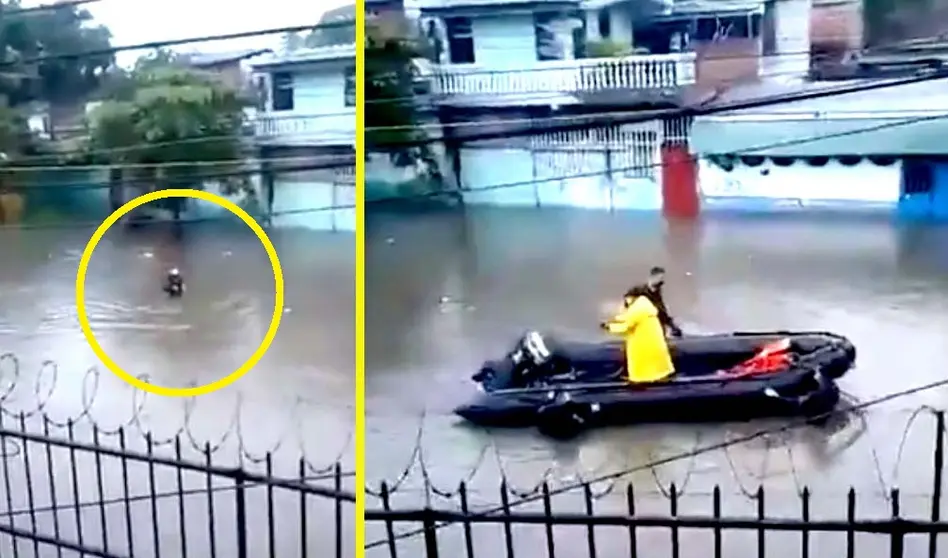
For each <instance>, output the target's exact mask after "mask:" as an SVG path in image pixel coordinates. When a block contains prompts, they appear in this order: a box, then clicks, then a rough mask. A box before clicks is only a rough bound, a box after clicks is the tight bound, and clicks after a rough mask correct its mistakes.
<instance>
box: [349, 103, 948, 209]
mask: <svg viewBox="0 0 948 558" xmlns="http://www.w3.org/2000/svg"><path fill="white" fill-rule="evenodd" d="M942 119H948V112H942V113H939V114H935V115H929V116H920V117H916V118H907V119H903V120H899V121H897V122H886V123H884V124H877V125H874V126H868V127H865V128H859V129H856V130H847V131H843V132H836V133H832V134H820V135H817V136H808V137H804V138H795V139H791V140H786V141H782V142H777V143H770V144H764V145H756V146H751V147H747V148H744V149H740V150H737V151H735V152H734V153H733V154H734V155H739V154H741V153H755V152H760V151H765V150H768V149H778V148H781V147H791V146H794V145H803V144H807V143H813V142H817V141H821V140H824V139H831V138H840V137H848V136H855V135H859V134H865V133H869V132H875V131H878V130H884V129H888V128H897V127H900V126H908V125H911V124H915V123H918V122H926V121H934V120H942ZM664 166H665V163H664V162H660V163H654V164H650V165H633V166H627V167H618V168H614V169H608V170H601V171H591V172H585V173H577V174H572V175H560V176H554V177H550V178H545V179H532V180H523V181H518V182H508V183H504V184H494V185H491V186H485V187H483V188H461V189H459V190H455V191H448V192H431V193H424V194H416V195H413V196H389V197H385V198H377V199H372V200H366V204H369V203H390V202H397V201H403V200H410V199H425V198H431V197H436V196H441V195H444V194H451V193H454V192H457V193H461V194H464V193H477V192H486V191H495V190H504V189H507V188H517V187H521V186H531V185H534V184H542V183H546V182H557V181H560V180H569V179H572V178H593V177H597V176H605V175H609V174H612V173H621V172H628V171H634V170H649V169H654V168H662V167H664Z"/></svg>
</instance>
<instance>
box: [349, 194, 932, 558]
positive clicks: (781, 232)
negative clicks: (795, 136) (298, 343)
mask: <svg viewBox="0 0 948 558" xmlns="http://www.w3.org/2000/svg"><path fill="white" fill-rule="evenodd" d="M366 243H367V264H366V266H367V271H366V273H367V275H366V297H367V300H368V306H367V314H366V322H367V328H368V329H367V354H366V359H367V371H366V374H367V377H366V392H367V394H366V397H367V400H366V409H367V428H368V432H367V442H366V444H367V464H366V467H367V474H366V475H367V478H368V479H369V481H370V483H371V484H372V486H374V487H376V489H377V487H378V483H379V482H380V481H383V480H384V481H386V482H388V483H389V484H393V485H394V486H395V487H396V490H395V491H394V496H393V501H394V502H395V505H398V504H402V505H410V504H415V505H417V504H419V503H423V502H424V501H425V500H426V497H430V499H431V502H432V503H433V504H436V505H441V506H448V505H451V504H449V503H447V502H448V500H447V499H445V498H442V497H441V496H439V495H438V494H437V493H444V494H445V495H447V493H450V492H452V491H455V490H456V488H457V485H458V483H459V482H460V481H469V482H470V500H471V503H472V506H474V507H479V508H485V507H490V506H491V505H496V504H497V503H498V502H499V501H500V496H499V494H498V484H499V480H500V478H501V477H504V478H506V479H507V481H508V483H509V484H510V485H511V487H513V488H514V489H515V492H517V493H519V494H520V496H523V495H525V494H531V493H533V491H534V489H535V488H536V487H537V485H538V483H540V482H542V481H543V480H544V478H545V479H547V480H548V481H549V482H550V483H551V485H552V486H554V487H558V486H565V485H569V484H571V483H575V482H577V481H579V480H582V479H594V478H597V477H599V476H605V475H609V474H614V473H617V472H619V471H622V470H626V469H638V470H637V471H636V472H635V473H632V474H629V475H626V476H622V477H621V478H620V480H619V481H618V482H601V483H596V484H595V485H594V486H593V492H594V495H596V496H599V498H598V501H597V503H596V509H597V510H599V511H602V512H606V513H608V512H610V511H612V512H622V511H623V510H625V509H626V506H627V504H626V490H625V485H626V484H627V483H628V482H632V483H633V485H634V487H635V493H636V497H637V511H638V512H639V513H646V514H647V513H654V514H667V513H669V505H670V503H669V498H668V496H669V490H670V487H671V484H672V483H675V484H676V489H677V490H678V491H679V492H681V493H682V496H681V498H680V500H679V502H678V512H679V513H681V514H699V513H700V514H705V515H706V514H709V513H710V512H711V498H710V494H711V491H712V489H713V487H714V486H715V485H720V487H721V490H722V491H723V500H724V504H723V508H724V513H725V514H730V515H741V516H751V515H754V514H756V513H757V506H758V502H757V501H755V499H754V491H756V490H757V487H758V486H759V485H763V486H764V487H765V488H766V490H767V493H766V503H765V504H766V511H767V514H768V515H770V516H774V517H797V518H799V516H800V498H799V495H798V494H799V491H800V490H801V489H802V487H803V486H804V485H809V486H810V487H811V489H812V491H813V500H812V503H811V509H812V510H813V512H812V513H813V517H814V518H845V513H846V491H847V490H848V489H849V487H850V486H853V487H855V488H856V490H857V491H858V503H857V510H858V511H857V516H860V517H864V518H871V517H881V516H884V515H886V514H888V513H889V506H890V504H891V502H890V501H889V499H888V494H889V491H890V490H891V489H893V488H899V489H901V510H902V514H903V515H904V516H906V517H913V516H927V515H928V514H930V510H929V507H930V499H929V497H928V495H929V494H930V493H931V491H932V482H933V481H932V476H933V470H932V452H933V447H934V439H935V430H936V429H935V426H934V424H935V423H934V418H933V416H932V415H931V413H929V412H926V411H917V410H918V409H919V408H921V407H922V406H926V405H927V406H931V407H937V408H944V407H945V405H946V399H948V390H945V389H936V390H929V391H925V392H921V393H916V394H913V395H911V396H906V397H902V398H896V399H893V400H890V401H887V402H885V403H883V404H879V405H872V406H870V407H869V408H868V409H866V411H865V413H864V414H863V415H862V416H861V417H850V418H849V419H848V420H841V421H838V422H839V424H834V425H833V428H832V429H817V428H812V427H808V428H798V429H794V430H793V431H791V432H788V433H784V434H780V435H770V436H766V437H763V438H760V439H757V440H755V441H753V442H750V443H745V444H738V445H734V446H732V447H730V448H729V449H728V450H726V451H723V450H716V451H710V452H704V453H701V454H700V455H698V456H697V457H693V458H689V459H681V460H677V461H675V462H674V463H671V464H668V465H663V466H659V467H655V468H648V467H645V468H643V467H642V466H643V465H644V464H646V463H648V462H650V461H654V460H657V459H661V458H664V457H669V456H674V455H677V454H681V453H684V452H688V451H691V450H694V449H695V448H701V447H704V446H709V445H713V444H716V443H720V442H723V441H727V440H730V439H736V438H739V437H740V436H742V435H747V434H750V433H753V432H756V431H758V430H760V429H763V428H767V427H770V426H773V427H777V426H780V425H781V423H773V422H765V421H762V422H755V423H752V424H738V425H707V426H700V427H695V426H687V427H685V426H677V427H675V426H649V427H640V428H621V429H610V430H603V431H598V432H594V433H592V434H591V435H589V436H586V437H584V438H583V439H581V440H579V441H576V442H570V443H555V442H552V441H549V440H546V439H543V438H541V437H540V436H539V435H538V434H537V433H536V432H533V431H520V432H518V431H506V432H503V431H494V432H486V431H483V430H478V429H473V428H469V427H464V426H462V425H460V424H459V423H458V421H457V420H456V419H455V418H454V417H453V416H452V415H451V409H452V408H453V407H454V406H455V405H457V404H458V403H460V402H462V401H464V400H466V399H467V398H468V397H469V396H470V395H471V393H472V389H473V388H472V386H471V384H470V381H469V378H470V375H471V374H472V373H473V372H474V371H476V368H477V366H478V365H479V364H480V363H481V362H482V361H483V360H484V359H485V358H488V357H492V356H500V355H501V354H502V353H503V352H505V351H507V350H508V349H509V348H510V347H511V346H512V344H513V342H514V341H515V339H516V338H517V337H518V335H520V334H522V332H523V331H524V330H525V329H530V328H535V329H541V330H545V331H552V332H555V333H557V334H560V335H563V336H569V337H574V338H582V339H598V338H601V335H602V334H601V333H599V332H598V331H597V327H596V324H598V323H599V322H600V321H601V320H602V319H603V318H604V317H605V315H606V314H607V313H608V312H609V310H611V309H613V308H614V307H615V304H617V303H618V299H619V296H620V295H621V293H622V292H624V290H625V289H627V288H628V287H629V286H630V285H631V284H632V283H635V282H639V281H642V280H644V279H645V275H646V273H647V271H648V269H649V268H650V267H651V266H653V265H663V266H665V267H666V268H667V269H668V280H667V282H668V284H667V287H666V301H667V303H668V305H669V309H670V311H671V312H672V314H673V315H674V316H675V317H676V318H677V319H678V321H679V323H681V324H682V326H683V328H684V329H685V330H686V331H692V332H719V331H734V330H775V329H789V330H807V329H810V330H829V331H833V332H837V333H840V334H843V335H846V336H848V337H850V338H851V339H852V340H853V342H854V343H855V344H856V346H857V348H858V351H859V357H858V365H857V368H856V369H855V370H853V371H852V372H850V374H849V375H847V376H846V377H844V378H843V379H842V380H841V382H840V385H841V387H842V388H843V389H844V390H845V391H846V392H847V393H848V394H850V395H851V396H852V397H853V398H855V399H857V400H859V401H863V402H867V401H871V400H872V399H874V398H878V397H880V396H883V395H885V394H888V393H892V392H896V391H900V390H905V389H908V388H911V387H914V386H918V385H923V384H926V383H929V382H933V381H938V380H941V379H944V378H945V356H944V354H945V352H944V349H943V346H944V345H943V340H944V338H945V336H946V334H948V229H938V228H928V229H923V228H911V227H902V226H896V225H894V224H893V223H891V222H889V221H888V220H886V219H883V218H875V217H844V216H838V215H837V216H832V215H830V216H783V217H770V218H762V217H737V216H729V217H725V216H720V217H705V218H704V219H703V220H702V221H701V222H700V223H674V224H668V223H666V222H664V221H663V220H661V219H660V218H658V217H656V216H651V215H645V214H636V213H621V214H614V215H610V214H606V213H600V212H593V211H589V212H583V211H568V210H563V211H556V210H544V211H538V210H532V209H524V210H512V209H479V208H478V209H468V210H467V211H466V213H463V214H462V213H453V214H452V213H447V212H444V213H427V214H413V215H391V214H385V215H373V216H372V217H371V218H370V220H369V226H368V230H367V239H366ZM426 485H427V486H428V487H429V489H428V490H426V489H425V487H426ZM431 487H433V488H431ZM518 499H519V497H518V496H517V495H512V496H511V501H517V500H518ZM454 501H455V502H456V500H454ZM369 505H372V502H371V501H370V502H369ZM554 508H555V509H570V508H572V509H574V511H582V510H583V508H582V504H581V500H580V498H579V496H577V495H575V494H569V495H563V496H558V497H556V498H554ZM519 509H520V510H521V511H528V510H533V511H537V510H540V509H541V508H539V507H538V504H536V503H533V504H530V505H524V506H520V507H519ZM403 529H405V528H404V527H403ZM571 529H573V530H572V531H571ZM609 532H610V531H609V529H604V530H603V532H602V533H601V534H600V536H599V537H598V540H597V543H598V550H599V553H600V556H628V550H627V549H628V544H629V543H628V535H627V534H626V533H625V532H624V530H623V529H613V530H612V532H613V533H614V534H613V535H609ZM502 533H503V532H502V528H501V527H499V526H494V527H487V526H485V527H477V528H475V536H476V539H477V543H476V546H477V548H478V550H480V552H478V555H480V553H484V554H485V555H490V554H491V553H490V551H488V549H495V550H496V554H497V555H501V554H502V553H503V548H504V546H503V545H504V543H503V534H502ZM440 534H441V536H442V551H444V552H448V551H455V552H457V553H458V554H460V552H461V549H463V537H462V530H461V529H460V528H459V527H450V528H445V529H443V530H442V532H441V533H440ZM682 535H683V542H682V547H681V555H682V556H702V557H703V556H707V555H708V551H707V547H708V544H710V540H711V535H710V533H694V532H687V533H685V532H683V533H682ZM380 537H382V538H384V531H383V529H381V528H380V526H378V525H376V526H370V527H369V529H368V536H367V540H368V541H369V542H370V543H371V542H372V541H374V540H377V539H379V538H380ZM543 537H544V535H543V527H542V526H538V527H521V528H515V539H516V543H515V546H516V547H517V549H518V554H517V555H518V556H520V555H521V554H522V555H523V556H526V557H533V556H546V551H545V543H544V542H543V541H544V538H543ZM638 539H639V550H640V551H642V550H646V549H647V550H651V551H654V553H653V552H649V553H648V554H649V555H650V556H651V555H655V556H664V555H670V554H668V552H669V550H668V548H669V534H668V529H641V530H640V534H639V536H638ZM419 540H420V538H419V537H415V539H413V540H412V541H410V542H406V543H404V547H403V548H404V549H405V550H402V553H406V552H407V553H408V554H410V552H411V551H409V550H407V549H413V548H420V547H417V546H412V545H417V544H420V543H419ZM755 541H756V535H755V534H753V533H744V534H736V533H735V534H727V535H725V543H724V548H725V554H727V555H728V556H735V557H737V556H756V552H757V548H756V542H755ZM796 541H799V535H798V534H796V535H794V534H786V535H780V534H778V535H768V536H767V544H768V549H767V552H768V554H767V555H768V556H771V555H772V556H788V557H789V556H799V555H800V554H799V553H800V550H799V547H798V542H796ZM817 541H819V542H817ZM557 543H558V544H557V554H558V555H559V553H561V552H562V553H563V555H570V556H573V555H575V556H585V555H587V553H588V551H587V550H586V545H587V542H586V535H585V529H584V528H580V527H576V528H569V529H563V530H562V533H561V534H560V535H559V536H558V539H557ZM926 543H927V540H926V539H925V538H923V537H909V538H908V539H907V540H906V548H907V553H908V554H911V553H912V552H913V550H914V549H920V548H921V546H918V547H916V546H915V545H925V544H926ZM843 544H844V536H843V535H813V536H812V542H811V545H812V547H815V546H819V547H820V549H819V550H820V551H819V552H814V553H813V554H812V555H814V556H837V555H840V552H842V551H843V546H842V545H843ZM857 545H859V546H857V548H859V549H860V550H859V555H860V556H876V555H880V556H883V555H885V556H887V555H888V554H887V553H888V548H887V547H885V546H884V545H880V544H878V543H875V544H873V541H872V540H871V537H869V536H865V537H863V536H857ZM876 553H878V554H876ZM448 554H451V552H448ZM368 555H369V556H387V555H388V554H387V549H386V548H385V547H384V546H380V547H376V548H373V549H372V550H371V551H370V553H369V554H368Z"/></svg>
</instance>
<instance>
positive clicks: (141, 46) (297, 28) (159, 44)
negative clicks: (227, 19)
mask: <svg viewBox="0 0 948 558" xmlns="http://www.w3.org/2000/svg"><path fill="white" fill-rule="evenodd" d="M355 23H356V22H355V20H351V21H348V20H347V21H334V22H328V23H315V24H309V25H294V26H292V27H275V28H271V29H258V30H254V31H241V32H239V33H224V34H221V35H202V36H198V37H188V38H186V39H169V40H164V41H151V42H148V43H138V44H133V45H122V46H115V47H109V48H104V49H96V50H87V51H80V52H69V53H51V54H47V55H42V56H34V57H30V58H23V59H21V60H14V61H6V62H0V68H4V67H11V66H18V65H22V64H41V63H43V62H48V61H51V60H72V59H76V58H85V57H93V56H107V55H110V54H118V53H120V52H127V51H133V50H154V49H159V48H166V47H173V46H180V45H186V44H192V43H210V42H215V41H229V40H234V39H249V38H253V37H261V36H265V35H280V34H283V33H299V32H302V31H321V30H325V29H343V28H346V27H355Z"/></svg>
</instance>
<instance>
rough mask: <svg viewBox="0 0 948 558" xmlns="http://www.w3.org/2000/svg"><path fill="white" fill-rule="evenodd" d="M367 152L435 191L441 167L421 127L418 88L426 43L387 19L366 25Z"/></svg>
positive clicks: (403, 23)
mask: <svg viewBox="0 0 948 558" xmlns="http://www.w3.org/2000/svg"><path fill="white" fill-rule="evenodd" d="M365 41H366V42H365V126H366V131H365V143H366V151H367V152H371V153H384V154H387V155H388V156H389V157H390V159H391V160H392V162H393V163H394V164H395V165H397V166H401V167H407V166H411V165H414V166H416V167H417V168H419V170H420V171H421V172H422V173H423V174H424V175H425V176H424V177H423V178H427V179H428V180H425V181H424V182H425V183H426V184H427V185H428V186H429V187H430V185H431V184H435V185H437V186H438V187H439V188H440V186H441V184H442V183H443V181H442V180H441V173H440V170H439V165H438V162H437V160H436V159H435V157H434V154H433V152H432V150H431V149H430V148H429V144H428V143H426V140H428V134H427V133H426V132H425V129H424V128H423V127H422V125H421V120H422V118H421V117H422V113H421V106H420V103H421V99H422V98H423V95H417V94H418V93H419V91H418V88H419V87H422V85H421V80H420V79H419V75H418V72H417V70H416V60H419V59H423V58H425V57H426V55H427V54H428V45H427V42H426V41H425V40H424V39H423V38H422V37H421V35H420V33H418V32H417V31H416V28H415V27H414V26H412V25H411V24H410V23H409V22H408V21H407V20H404V19H401V18H397V17H395V16H391V15H388V16H386V17H384V18H376V19H373V20H371V21H369V22H367V23H366V40H365Z"/></svg>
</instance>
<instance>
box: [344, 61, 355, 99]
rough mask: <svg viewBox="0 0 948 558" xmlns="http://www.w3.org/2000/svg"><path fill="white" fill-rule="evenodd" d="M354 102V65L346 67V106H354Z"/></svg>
mask: <svg viewBox="0 0 948 558" xmlns="http://www.w3.org/2000/svg"><path fill="white" fill-rule="evenodd" d="M355 104H356V69H355V66H349V67H348V68H346V106H347V107H354V106H355Z"/></svg>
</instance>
